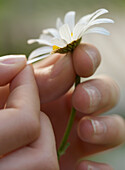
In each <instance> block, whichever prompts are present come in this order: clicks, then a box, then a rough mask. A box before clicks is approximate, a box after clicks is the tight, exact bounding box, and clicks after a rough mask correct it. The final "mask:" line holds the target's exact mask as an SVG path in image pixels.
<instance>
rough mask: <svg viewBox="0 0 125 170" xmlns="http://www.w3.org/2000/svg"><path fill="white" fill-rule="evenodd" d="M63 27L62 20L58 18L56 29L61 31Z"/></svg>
mask: <svg viewBox="0 0 125 170" xmlns="http://www.w3.org/2000/svg"><path fill="white" fill-rule="evenodd" d="M62 25H63V23H62V21H61V19H60V18H57V20H56V28H57V29H58V30H59V28H60V27H61V26H62Z"/></svg>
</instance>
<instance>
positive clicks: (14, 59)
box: [0, 55, 26, 65]
mask: <svg viewBox="0 0 125 170" xmlns="http://www.w3.org/2000/svg"><path fill="white" fill-rule="evenodd" d="M24 61H26V57H25V55H7V56H3V57H0V64H7V65H9V64H18V63H19V64H20V63H21V62H24Z"/></svg>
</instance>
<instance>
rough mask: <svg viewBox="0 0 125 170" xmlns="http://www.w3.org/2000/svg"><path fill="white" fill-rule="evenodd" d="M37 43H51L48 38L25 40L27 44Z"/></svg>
mask: <svg viewBox="0 0 125 170" xmlns="http://www.w3.org/2000/svg"><path fill="white" fill-rule="evenodd" d="M35 42H37V43H39V44H43V45H50V46H51V45H52V44H51V43H50V42H49V41H48V40H44V39H30V40H28V41H27V43H28V44H32V43H35Z"/></svg>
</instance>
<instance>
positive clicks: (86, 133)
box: [78, 115, 125, 147]
mask: <svg viewBox="0 0 125 170" xmlns="http://www.w3.org/2000/svg"><path fill="white" fill-rule="evenodd" d="M78 135H79V137H80V139H81V140H82V141H84V142H88V143H91V144H98V145H105V146H106V145H107V146H110V147H114V146H117V145H120V144H121V143H123V142H124V140H125V121H124V119H123V118H121V117H120V116H118V115H112V116H103V117H85V118H82V119H81V120H80V122H79V125H78ZM116 136H117V138H116Z"/></svg>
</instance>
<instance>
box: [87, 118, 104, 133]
mask: <svg viewBox="0 0 125 170" xmlns="http://www.w3.org/2000/svg"><path fill="white" fill-rule="evenodd" d="M90 121H91V124H92V127H93V131H94V135H100V134H104V133H106V131H107V127H106V125H105V123H104V122H103V121H98V120H92V119H90Z"/></svg>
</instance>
